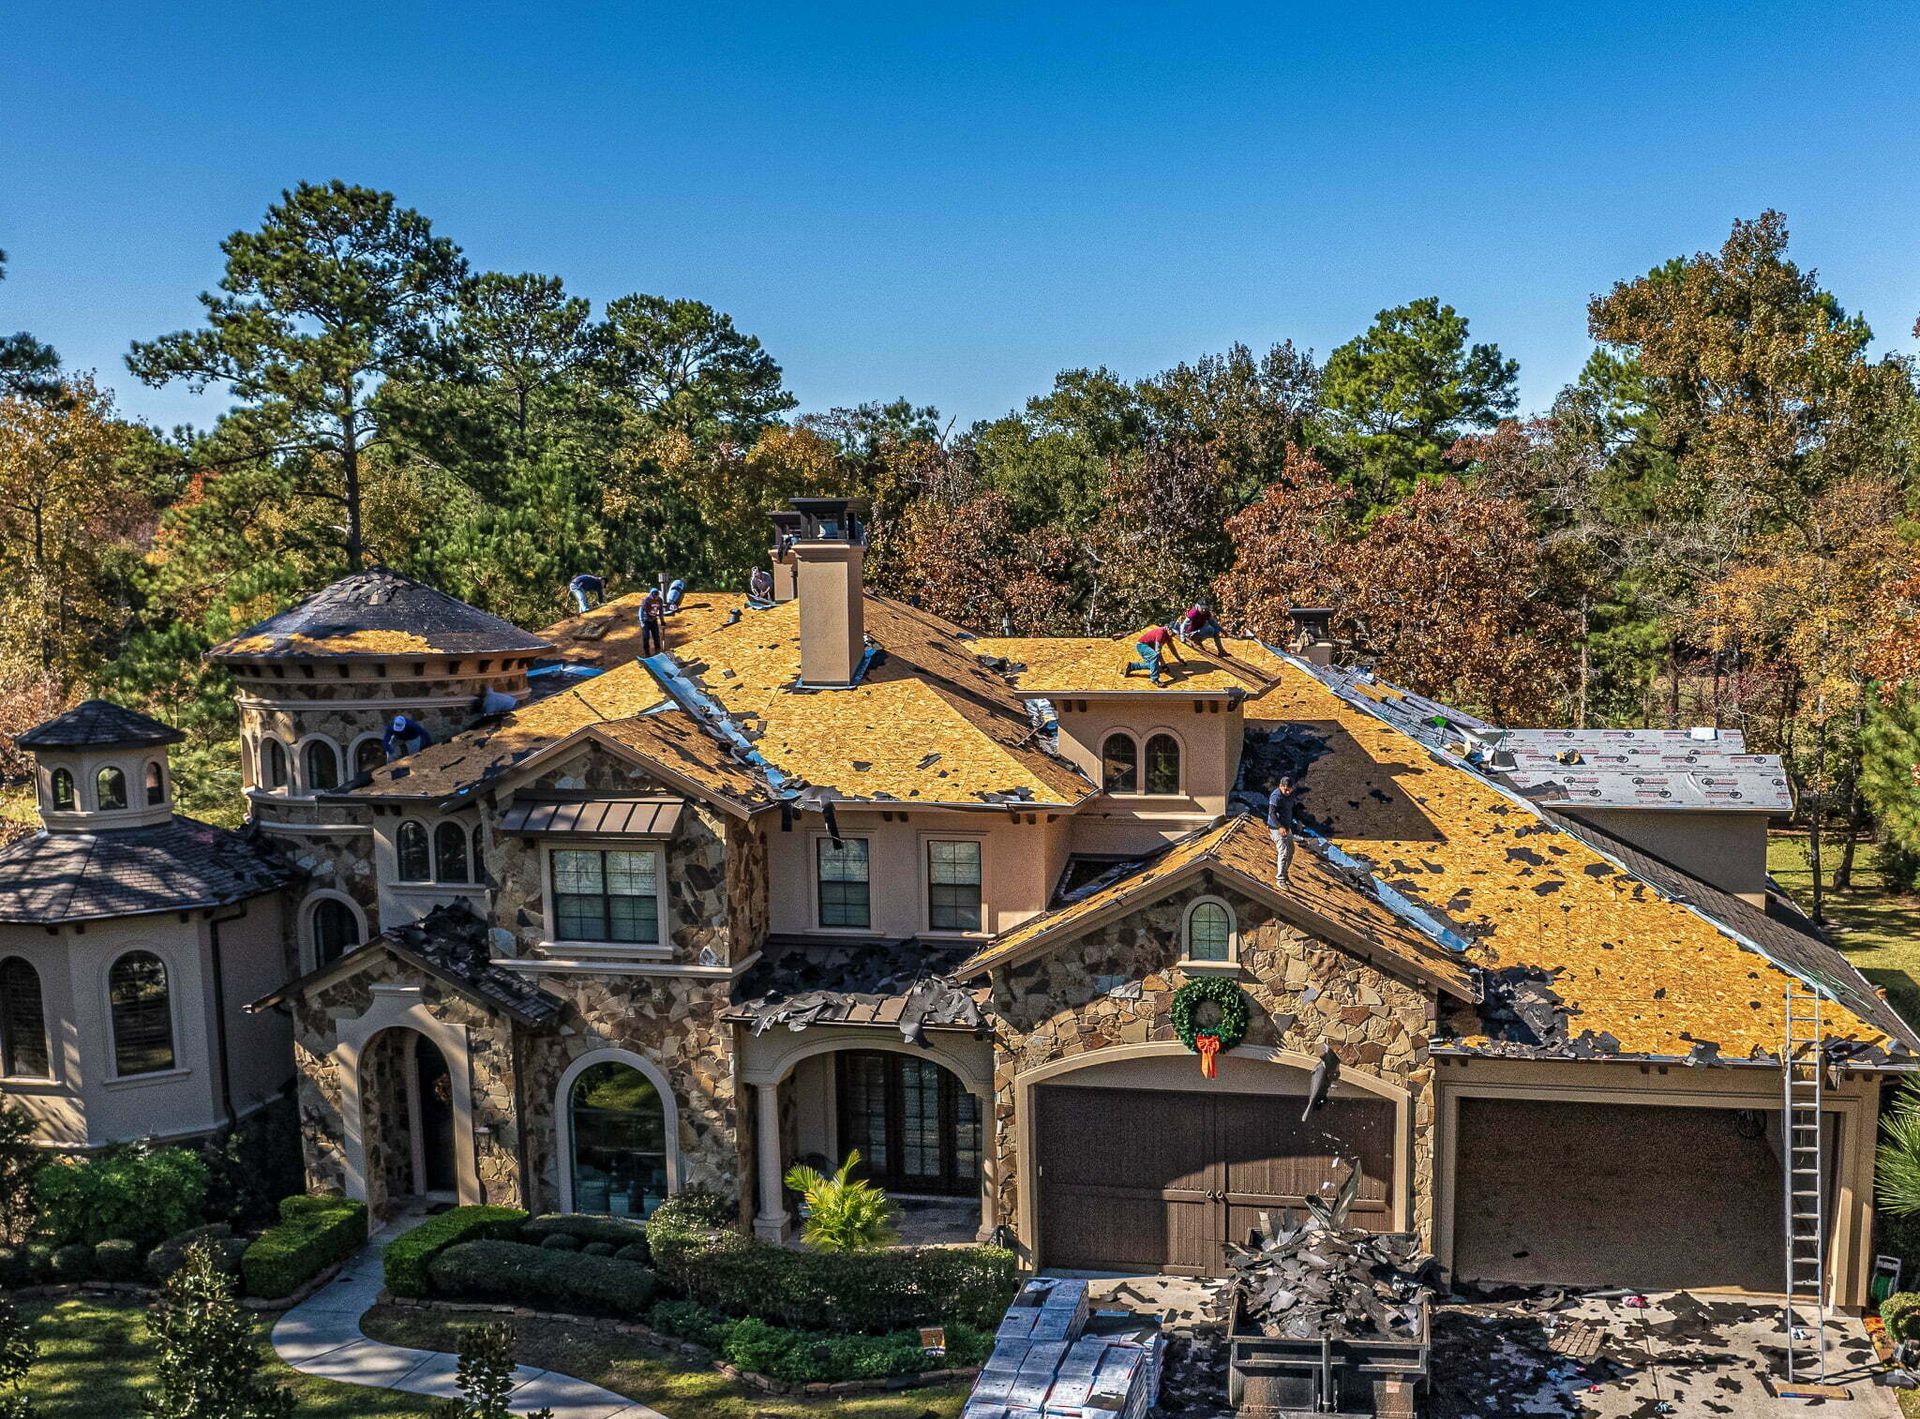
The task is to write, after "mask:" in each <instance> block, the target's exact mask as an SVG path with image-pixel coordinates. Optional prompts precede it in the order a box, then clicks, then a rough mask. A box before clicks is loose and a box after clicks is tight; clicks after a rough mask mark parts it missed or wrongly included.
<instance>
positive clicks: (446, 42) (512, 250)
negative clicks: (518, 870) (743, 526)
mask: <svg viewBox="0 0 1920 1419" xmlns="http://www.w3.org/2000/svg"><path fill="white" fill-rule="evenodd" d="M1040 8H1041V7H1038V6H1029V7H1020V8H1015V7H1010V6H1009V7H1002V6H996V5H987V4H970V5H965V6H951V7H945V6H943V7H938V8H934V7H922V6H915V5H906V4H896V5H890V6H872V7H852V6H836V7H832V8H820V9H815V8H813V7H810V6H806V5H778V6H768V5H759V4H746V3H736V4H728V5H725V6H721V5H707V4H680V5H674V6H664V5H662V6H653V5H642V4H637V3H634V4H612V3H608V4H601V5H579V4H567V3H564V2H563V0H554V2H553V3H547V4H524V3H523V4H516V5H512V6H508V5H492V6H487V5H472V6H469V5H456V4H449V3H445V0H442V3H437V4H431V5H430V4H424V3H416V0H388V3H382V4H372V5H361V4H348V3H326V4H291V3H279V2H278V0H269V3H260V0H250V3H247V4H244V5H240V4H228V3H218V0H208V3H201V4H193V5H186V4H169V3H161V4H158V5H152V4H141V5H131V4H98V5H85V4H82V5H17V6H14V7H12V10H11V12H10V14H9V15H8V17H7V20H6V23H5V28H4V39H3V40H0V96H3V98H0V103H3V105H4V106H3V108H0V112H3V113H4V121H0V248H4V249H6V250H7V251H8V253H9V254H10V256H11V257H12V260H11V262H10V266H9V275H8V279H7V281H6V282H5V283H4V284H3V285H0V329H5V330H13V329H19V328H26V329H29V330H32V331H34V332H35V333H36V334H38V335H39V336H40V337H41V338H43V339H46V340H50V341H52V342H53V343H54V344H55V345H57V346H58V347H59V349H60V351H61V353H62V355H63V356H65V357H66V359H67V361H68V363H69V364H70V365H72V366H75V367H80V368H89V367H91V368H96V369H98V370H100V371H101V373H102V375H103V376H104V378H105V379H106V380H107V382H109V383H111V384H113V385H114V386H116V387H117V388H118V389H120V391H121V393H122V404H123V407H124V408H126V409H127V410H129V411H131V412H133V413H135V414H138V415H141V416H144V417H148V418H151V419H155V420H157V421H161V422H172V421H174V420H177V419H182V418H193V419H194V420H196V421H197V422H206V421H208V420H210V418H211V416H212V415H213V414H214V413H216V412H217V410H218V405H217V404H214V405H212V406H209V405H208V404H197V403H196V402H195V401H194V400H193V399H192V398H191V396H189V395H187V394H186V393H185V392H184V390H179V389H169V390H166V391H153V390H147V389H145V388H143V387H141V386H139V385H137V384H135V383H134V381H133V380H132V378H131V376H129V375H128V374H127V373H126V370H125V366H124V365H123V364H122V362H121V358H122V356H123V355H124V353H125V351H126V348H127V345H128V342H129V341H131V340H133V339H136V338H146V337H150V336H153V335H156V334H159V333H161V332H164V331H168V330H173V329H178V328H181V327H183V326H186V325H190V324H192V323H194V321H195V317H196V313H197V310H198V306H197V304H196V301H195V295H196V293H198V292H199V291H201V290H204V289H206V288H208V287H210V286H212V285H213V284H214V282H215V281H216V280H217V278H218V275H219V271H220V259H219V251H218V247H217V243H218V242H219V240H220V238H222V237H223V236H225V235H226V234H227V233H228V232H230V231H232V230H234V229H235V228H237V227H242V226H252V225H254V224H255V223H256V222H257V221H258V219H259V217H260V214H261V213H262V211H263V210H264V209H265V207H266V205H267V204H268V203H269V202H270V201H271V200H273V198H274V197H275V195H276V194H277V193H278V192H279V191H280V189H281V188H283V187H285V186H287V185H289V184H291V183H292V182H294V181H296V180H299V179H302V178H310V179H325V178H330V177H336V176H337V177H341V178H344V179H346V180H348V181H351V182H357V183H362V184H367V185H371V186H378V187H384V188H388V189H391V190H392V191H394V192H395V193H397V194H399V196H400V197H401V199H402V200H403V201H404V202H406V203H407V204H409V205H412V206H415V207H418V208H419V209H421V210H422V211H424V212H426V213H427V214H428V215H429V216H430V217H432V219H433V220H434V223H435V226H436V228H437V229H438V230H439V231H441V232H443V233H444V234H446V235H448V236H451V237H453V238H454V239H455V240H457V241H458V242H460V243H461V245H462V246H464V247H465V249H466V251H467V253H468V255H469V257H470V258H471V259H472V260H473V262H474V263H475V265H476V266H483V267H492V268H496V269H502V270H536V271H544V272H551V273H555V274H558V275H560V276H562V277H564V278H565V279H566V281H567V282H568V284H569V285H570V286H571V287H573V288H574V289H575V290H576V291H577V292H578V293H580V294H583V295H587V296H590V297H592V298H593V299H594V300H595V302H596V303H598V302H603V301H605V300H606V299H607V298H609V297H612V296H616V295H619V294H622V293H624V292H627V291H632V290H641V291H649V292H658V293H662V294H671V295H688V296H695V297H698V298H700V299H702V300H706V301H709V302H712V303H713V304H715V305H717V306H720V307H721V308H723V309H725V310H728V311H730V312H732V314H733V315H734V317H735V319H736V320H737V321H738V322H739V324H740V325H741V327H742V328H743V329H746V330H749V331H752V332H754V333H755V334H757V335H759V336H760V337H761V339H762V340H764V341H765V342H766V344H767V346H768V348H769V349H770V350H771V351H772V352H773V354H774V355H775V357H776V358H778V359H779V360H780V362H781V363H782V364H783V365H784V366H785V368H786V371H787V375H788V379H789V382H790V384H791V386H792V388H793V390H794V391H795V393H796V394H798V395H799V397H800V399H801V401H802V405H803V407H806V408H824V407H827V406H830V405H834V404H848V403H855V402H858V401H861V400H865V399H874V398H888V397H892V396H895V395H902V394H904V395H906V396H908V397H910V398H912V399H914V400H915V401H917V402H923V403H934V404H937V405H938V406H939V407H940V408H941V409H942V410H943V411H944V412H946V413H948V414H950V415H957V416H958V417H959V418H960V420H961V422H962V424H965V423H967V422H970V421H971V420H973V419H975V418H979V417H985V416H991V415H995V414H998V413H1000V412H1003V411H1005V410H1006V409H1009V408H1012V407H1014V406H1016V405H1018V404H1019V403H1020V402H1021V401H1022V400H1024V399H1025V398H1026V397H1027V396H1028V395H1029V394H1031V393H1034V392H1036V391H1039V390H1041V389H1044V388H1045V387H1046V385H1047V384H1048V382H1049V381H1050V379H1051V377H1052V375H1053V373H1054V372H1055V371H1056V370H1059V369H1061V368H1064V367H1069V366H1074V365H1083V364H1085V365H1092V364H1106V365H1109V366H1111V367H1112V368H1114V369H1116V370H1118V371H1119V372H1121V373H1122V374H1126V375H1139V374H1145V373H1149V372H1151V371H1154V370H1157V369H1160V368H1163V367H1165V366H1166V365H1168V364H1171V363H1173V362H1175V361H1178V360H1181V359H1186V358H1190V357H1192V356H1195V355H1198V354H1200V353H1202V352H1205V351H1209V350H1217V349H1220V348H1222V347H1224V346H1225V345H1226V344H1228V343H1229V342H1230V341H1233V340H1236V339H1238V340H1245V341H1247V342H1248V343H1249V344H1251V345H1253V346H1255V347H1262V346H1264V345H1266V344H1267V343H1269V342H1272V341H1274V340H1277V339H1281V338H1284V337H1291V338H1292V339H1294V340H1295V341H1296V342H1298V343H1300V344H1302V345H1307V346H1311V347H1313V348H1314V349H1316V350H1317V351H1318V352H1319V353H1320V354H1321V355H1322V356H1324V355H1325V354H1326V352H1327V351H1328V350H1330V349H1332V348H1333V346H1335V345H1337V344H1338V343H1340V342H1341V341H1343V340H1345V339H1347V338H1349V337H1350V336H1351V335H1353V334H1354V333H1356V332H1357V331H1359V330H1360V329H1362V328H1363V327H1364V326H1365V325H1366V323H1367V321H1368V320H1369V319H1370V318H1371V316H1372V315H1373V313H1374V312H1375V311H1376V310H1378V309H1379V308H1381V307H1383V306H1386V305H1391V304H1396V303H1398V302H1401V301H1404V300H1407V299H1410V298H1412V297H1415V296H1420V295H1427V294H1436V295H1439V296H1441V297H1442V298H1443V299H1445V300H1448V301H1450V302H1452V303H1453V304H1454V305H1456V306H1457V307H1459V308H1460V309H1461V310H1462V311H1463V312H1465V313H1466V314H1467V315H1468V317H1469V318H1470V319H1471V321H1472V324H1473V331H1474V335H1475V336H1476V338H1480V339H1492V340H1495V341H1497V342H1498V343H1499V344H1500V345H1501V347H1502V348H1503V349H1504V350H1505V351H1506V352H1507V353H1508V354H1510V355H1513V356H1515V357H1517V358H1518V359H1519V360H1520V362H1521V369H1522V376H1521V378H1522V390H1523V396H1524V402H1525V403H1526V404H1527V405H1528V406H1529V407H1537V406H1542V405H1544V404H1545V403H1546V402H1548V401H1549V400H1550V399H1551V397H1552V395H1553V392H1554V391H1555V390H1556V389H1557V388H1558V387H1559V386H1560V385H1561V384H1562V383H1563V382H1564V381H1565V380H1567V379H1568V378H1569V377H1570V376H1572V375H1573V374H1574V373H1575V372H1576V371H1577V369H1578V368H1579V365H1580V363H1581V361H1582V360H1583V359H1584V358H1585V355H1586V351H1587V341H1586V335H1585V315H1584V305H1585V301H1586V298H1587V297H1588V295H1589V294H1591V293H1593V292H1594V291H1597V290H1601V289H1604V288H1605V287H1606V286H1607V285H1609V284H1610V283H1611V282H1612V281H1613V280H1615V279H1617V278H1620V277H1625V276H1631V275H1633V274H1636V273H1638V272H1640V271H1643V270H1645V269H1646V268H1647V267H1649V266H1651V265H1652V264H1654V263H1655V262H1657V261H1659V260H1661V259H1664V258H1665V257H1668V256H1671V255H1676V254H1680V253H1685V252H1690V251H1694V250H1698V249H1700V248H1703V247H1713V246H1717V245H1718V244H1719V242H1720V241H1721V240H1722V239H1723V238H1724V236H1725V234H1726V231H1727V228H1728V226H1729V224H1730V222H1731V221H1732V219H1733V218H1734V217H1735V216H1736V215H1746V216H1752V215H1757V214H1758V213H1759V212H1760V211H1761V210H1763V209H1764V208H1766V207H1769V206H1773V207H1778V208H1780V209H1782V210H1783V211H1785V212H1786V213H1787V215H1788V217H1789V219H1790V220H1791V223H1792V229H1793V237H1794V250H1795V253H1796V255H1797V256H1798V257H1799V259H1800V260H1801V261H1802V263H1803V264H1811V265H1814V266H1817V267H1818V268H1819V269H1820V271H1821V274H1822V276H1823V278H1824V279H1825V281H1826V282H1827V284H1828V285H1829V286H1830V287H1831V288H1832V289H1834V290H1835V291H1836V292H1837V293H1838V294H1839V296H1840V298H1841V299H1842V301H1843V302H1845V304H1846V305H1847V306H1848V307H1849V308H1851V309H1857V310H1860V311H1862V312H1864V313H1865V314H1866V316H1867V317H1868V319H1869V320H1870V321H1871V322H1872V324H1873V326H1874V329H1875V332H1876V334H1877V336H1878V337H1879V341H1880V344H1881V346H1882V348H1897V349H1903V350H1911V349H1913V348H1915V342H1914V340H1913V339H1912V337H1911V335H1910V334H1909V331H1910V329H1911V327H1912V325H1913V322H1914V318H1915V315H1916V314H1920V250H1917V249H1916V248H1917V246H1920V149H1916V146H1915V143H1916V137H1915V135H1916V133H1917V132H1920V88H1917V87H1916V83H1915V75H1914V67H1913V66H1914V59H1915V56H1916V54H1920V9H1916V7H1914V6H1912V5H1911V4H1904V3H1902V4H1891V3H1888V4H1861V5H1847V6H1831V7H1828V6H1822V7H1812V6H1805V5H1795V6H1788V5H1779V4H1767V3H1746V4H1740V3H1731V2H1730V3H1725V4H1713V5H1709V4H1671V5H1666V6H1660V7H1652V6H1636V5H1631V4H1608V5H1596V6H1590V7H1581V8H1580V10H1579V11H1578V12H1574V11H1572V10H1571V9H1570V7H1567V6H1564V5H1561V4H1558V3H1554V4H1534V5H1525V6H1513V7H1511V8H1499V9H1496V8H1493V7H1482V6H1454V5H1431V4H1417V5H1415V4H1407V5H1351V4H1349V5H1326V4H1320V5H1312V6H1291V5H1286V6H1283V5H1264V6H1250V7H1246V8H1245V9H1230V8H1227V7H1219V8H1202V7H1197V6H1195V7H1189V6H1183V5H1178V4H1156V5H1141V6H1133V5H1124V4H1119V3H1099V4H1084V3H1071V0H1063V3H1060V4H1057V5H1055V6H1052V7H1048V13H1045V14H1040V13H1033V12H1035V11H1038V10H1039V9H1040Z"/></svg>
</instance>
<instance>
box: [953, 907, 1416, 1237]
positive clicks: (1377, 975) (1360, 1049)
mask: <svg viewBox="0 0 1920 1419" xmlns="http://www.w3.org/2000/svg"><path fill="white" fill-rule="evenodd" d="M1208 895H1218V896H1223V897H1225V898H1226V899H1227V900H1229V901H1230V902H1231V903H1232V905H1233V909H1234V914H1235V916H1236V917H1237V918H1238V924H1239V931H1240V964H1241V974H1240V977H1239V982H1238V983H1239V985H1240V987H1241V988H1242V989H1243V990H1244V991H1246V993H1247V995H1248V997H1249V998H1250V999H1251V1000H1252V1001H1253V1004H1254V1007H1255V1008H1254V1010H1253V1012H1252V1015H1253V1018H1252V1021H1251V1023H1250V1025H1249V1027H1248V1030H1247V1038H1246V1040H1245V1042H1244V1043H1246V1044H1250V1045H1265V1046H1273V1047H1280V1048H1285V1049H1288V1050H1292V1051H1294V1052H1296V1053H1299V1054H1303V1055H1318V1054H1319V1053H1320V1049H1321V1046H1322V1042H1323V1041H1324V1042H1325V1043H1327V1044H1330V1045H1331V1046H1332V1047H1333V1050H1334V1052H1335V1053H1336V1054H1338V1055H1339V1056H1340V1062H1341V1067H1342V1069H1343V1070H1345V1071H1348V1072H1351V1073H1366V1074H1373V1075H1376V1076H1378V1077H1380V1078H1382V1079H1387V1080H1390V1081H1392V1082H1393V1083H1395V1084H1398V1085H1400V1086H1401V1087H1403V1088H1405V1089H1407V1090H1408V1092H1409V1093H1410V1094H1411V1095H1412V1108H1411V1113H1412V1117H1413V1158H1412V1172H1411V1175H1412V1181H1413V1188H1412V1191H1413V1222H1414V1227H1415V1230H1416V1231H1418V1232H1419V1234H1420V1235H1421V1236H1422V1237H1423V1238H1424V1239H1426V1242H1427V1244H1428V1245H1431V1244H1432V1238H1433V1121H1434V1105H1433V1066H1432V1063H1431V1062H1430V1060H1429V1058H1428V1050H1427V1045H1428V1041H1429V1039H1430V1038H1431V1034H1432V1022H1433V1016H1434V1001H1433V998H1432V996H1431V995H1430V994H1428V993H1427V992H1426V991H1424V990H1422V989H1419V988H1416V987H1414V986H1411V985H1408V984H1405V983H1404V982H1402V981H1400V980H1399V979H1397V978H1395V977H1393V976H1389V975H1387V974H1385V973H1384V972H1382V971H1380V970H1378V969H1376V968H1374V967H1373V966H1370V965H1368V964H1367V963H1366V962H1364V961H1362V960H1361V959H1360V958H1359V957H1357V956H1354V955H1352V954H1351V953H1349V952H1346V951H1343V950H1341V949H1340V948H1339V947H1337V946H1333V945H1330V944H1328V943H1326V942H1324V941H1320V940H1317V939H1316V938H1314V937H1312V936H1309V935H1308V934H1307V933H1305V932H1304V931H1302V930H1300V929H1299V928H1297V927H1295V926H1293V925H1292V924H1290V923H1288V922H1286V921H1283V920H1281V919H1279V918H1276V917H1275V916H1274V915H1273V914H1272V913H1271V912H1269V911H1267V910H1266V909H1265V908H1264V907H1261V906H1258V905H1256V904H1255V903H1253V902H1251V901H1249V900H1248V899H1246V898H1243V897H1239V896H1237V895H1236V894H1234V893H1232V892H1231V891H1220V890H1219V889H1217V888H1216V889H1213V890H1209V889H1207V888H1204V887H1200V886H1195V887H1192V888H1189V889H1187V890H1184V891H1182V892H1179V893H1177V894H1175V895H1173V896H1171V897H1168V898H1166V899H1165V900H1163V901H1160V902H1157V903H1154V904H1153V905H1151V906H1148V907H1145V908H1143V909H1141V910H1140V911H1138V912H1135V913H1133V914H1132V915H1130V916H1126V917H1123V918H1121V919H1120V920H1119V921H1116V922H1112V923H1109V924H1108V925H1105V926H1101V927H1096V928H1095V929H1093V930H1091V931H1089V932H1088V933H1087V934H1086V935H1085V936H1083V937H1081V938H1080V939H1078V940H1075V941H1070V942H1067V943H1065V944H1063V945H1060V946H1057V947H1055V948H1054V949H1053V950H1052V951H1051V952H1049V953H1048V954H1046V955H1044V956H1041V957H1039V958H1038V959H1036V960H1034V961H1030V962H1028V963H1026V964H1024V965H1021V966H1018V967H1015V968H1014V969H1013V970H1011V971H1006V972H998V971H997V972H995V973H994V977H993V1003H994V1011H995V1014H996V1015H997V1017H998V1018H997V1020H996V1021H995V1026H994V1134H993V1141H992V1144H991V1146H992V1147H993V1148H994V1149H995V1151H996V1157H997V1159H998V1172H997V1174H996V1178H997V1182H996V1186H997V1188H998V1193H999V1198H998V1201H999V1214H1000V1219H1001V1221H1002V1222H1004V1223H1006V1224H1007V1225H1009V1226H1010V1227H1012V1228H1013V1229H1014V1231H1015V1234H1016V1235H1017V1234H1018V1232H1019V1228H1020V1224H1021V1218H1020V1216H1019V1193H1018V1175H1019V1172H1018V1167H1019V1161H1020V1160H1019V1139H1018V1135H1017V1132H1016V1130H1015V1128H1014V1119H1013V1114H1014V1099H1015V1089H1014V1081H1015V1078H1016V1077H1017V1076H1018V1075H1020V1074H1023V1073H1025V1072H1026V1071H1028V1070H1030V1069H1034V1068H1036V1067H1038V1066H1040V1065H1043V1064H1049V1063H1052V1062H1053V1061H1055V1060H1059V1059H1065V1058H1069V1057H1072V1056H1077V1055H1083V1054H1092V1053H1096V1052H1098V1051H1099V1050H1102V1049H1104V1048H1106V1047H1108V1046H1109V1045H1121V1044H1142V1043H1149V1042H1154V1043H1157V1042H1162V1041H1177V1040H1178V1038H1179V1037H1178V1036H1177V1035H1176V1034H1175V1033H1174V1031H1173V1022H1172V1018H1171V1016H1172V1009H1173V993H1174V991H1175V990H1177V989H1178V988H1179V987H1180V986H1181V985H1182V984H1183V983H1184V982H1185V980H1186V976H1185V974H1184V973H1183V972H1182V971H1180V970H1179V969H1178V968H1177V964H1176V963H1177V962H1178V961H1179V959H1180V955H1181V926H1182V917H1183V915H1184V913H1185V911H1186V908H1187V906H1188V904H1189V903H1191V902H1192V901H1193V900H1194V898H1196V897H1200V896H1208ZM1122 983H1125V984H1122ZM1133 983H1138V986H1139V989H1138V992H1137V993H1136V992H1135V991H1134V990H1133V989H1132V984H1133ZM1103 986H1104V987H1106V988H1104V989H1103V988H1102V987H1103ZM1115 986H1119V987H1120V988H1119V989H1118V990H1116V989H1114V987H1115ZM1309 989H1314V990H1316V991H1317V994H1316V995H1315V997H1314V998H1313V999H1311V1000H1309V999H1307V998H1306V992H1307V991H1308V990H1309ZM1278 1015H1293V1016H1295V1017H1297V1018H1296V1020H1295V1023H1293V1024H1292V1025H1291V1026H1290V1027H1288V1028H1287V1029H1286V1030H1285V1031H1284V1033H1283V1032H1280V1031H1276V1030H1275V1028H1274V1023H1275V1022H1274V1017H1275V1016H1278ZM1194 1077H1195V1087H1196V1088H1199V1087H1203V1085H1202V1083H1201V1081H1200V1079H1199V1074H1198V1069H1197V1067H1196V1070H1195V1075H1194Z"/></svg>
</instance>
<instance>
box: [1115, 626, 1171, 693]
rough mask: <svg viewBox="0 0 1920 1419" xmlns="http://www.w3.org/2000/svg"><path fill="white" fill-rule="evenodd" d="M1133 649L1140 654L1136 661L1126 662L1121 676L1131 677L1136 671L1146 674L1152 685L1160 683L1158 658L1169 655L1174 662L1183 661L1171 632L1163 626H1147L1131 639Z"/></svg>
mask: <svg viewBox="0 0 1920 1419" xmlns="http://www.w3.org/2000/svg"><path fill="white" fill-rule="evenodd" d="M1133 641H1134V649H1135V650H1137V651H1139V652H1140V658H1139V659H1138V660H1131V661H1128V662H1127V668H1126V669H1125V670H1124V671H1123V672H1121V673H1122V674H1125V675H1128V676H1131V675H1132V674H1133V672H1134V671H1136V670H1144V671H1146V672H1147V678H1148V679H1149V680H1151V681H1153V683H1154V684H1156V685H1158V684H1159V683H1160V657H1161V655H1162V654H1166V655H1171V656H1172V657H1173V658H1174V659H1175V660H1180V659H1183V658H1184V657H1182V656H1181V654H1180V647H1179V646H1178V645H1177V644H1176V643H1175V641H1174V638H1173V632H1172V631H1170V630H1168V629H1167V628H1166V627H1165V626H1148V627H1147V628H1146V629H1145V630H1144V631H1142V632H1140V634H1139V635H1137V636H1135V637H1134V638H1133Z"/></svg>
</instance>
